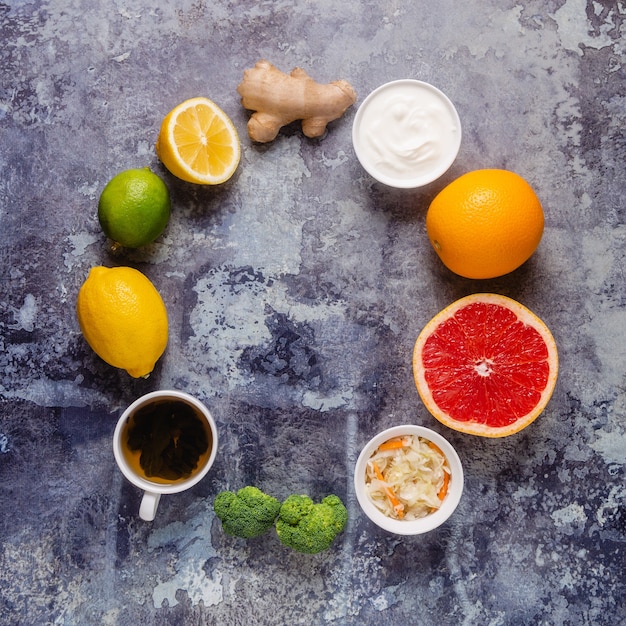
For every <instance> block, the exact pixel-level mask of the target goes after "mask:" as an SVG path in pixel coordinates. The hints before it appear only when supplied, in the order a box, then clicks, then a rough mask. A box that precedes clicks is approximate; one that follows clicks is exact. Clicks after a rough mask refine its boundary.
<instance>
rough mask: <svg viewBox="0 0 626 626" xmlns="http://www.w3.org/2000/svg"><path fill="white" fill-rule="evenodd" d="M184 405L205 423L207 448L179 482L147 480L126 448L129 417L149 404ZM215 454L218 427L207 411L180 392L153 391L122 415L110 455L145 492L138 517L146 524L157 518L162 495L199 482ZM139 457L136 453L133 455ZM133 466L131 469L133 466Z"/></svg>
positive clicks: (131, 480) (134, 403) (197, 401)
mask: <svg viewBox="0 0 626 626" xmlns="http://www.w3.org/2000/svg"><path fill="white" fill-rule="evenodd" d="M168 400H169V401H174V402H183V403H185V404H187V405H189V406H190V407H192V409H194V414H195V415H196V417H198V418H199V419H200V420H202V421H203V422H204V426H205V430H206V432H207V436H208V439H209V448H208V450H207V451H206V453H204V454H203V455H201V457H200V460H199V462H198V464H197V466H196V468H195V469H194V470H193V471H192V472H191V475H190V476H188V477H187V478H181V479H178V480H169V481H165V480H163V481H162V480H159V479H158V478H152V477H147V476H146V475H145V474H144V473H142V471H141V468H140V466H139V464H138V461H136V462H135V463H134V464H133V463H132V462H131V459H132V453H131V451H130V449H129V447H128V445H127V441H126V440H127V438H128V434H127V429H128V424H129V421H130V420H131V418H132V417H133V416H134V415H135V414H136V412H137V411H138V410H140V409H142V408H144V407H147V406H148V405H152V404H155V403H159V402H165V401H168ZM216 453H217V427H216V426H215V421H214V420H213V416H212V415H211V413H210V411H209V410H208V409H207V408H206V407H205V406H204V404H202V403H201V402H200V401H199V400H197V399H196V398H194V397H193V396H190V395H189V394H187V393H184V392H182V391H169V390H168V391H153V392H151V393H148V394H146V395H145V396H141V397H140V398H138V399H137V400H135V401H134V402H133V403H132V404H131V405H130V406H129V407H128V408H127V409H126V410H125V411H124V412H123V413H122V415H121V417H120V419H119V420H118V422H117V426H116V428H115V434H114V435H113V454H114V455H115V460H116V462H117V465H118V466H119V468H120V470H121V472H122V474H124V476H125V477H126V478H127V479H128V480H129V481H130V482H131V483H132V484H133V485H135V486H136V487H139V488H140V489H142V490H143V491H144V494H143V498H142V500H141V506H140V507H139V517H140V518H141V519H144V520H146V521H152V520H153V519H154V517H155V515H156V511H157V507H158V506H159V500H160V499H161V495H163V494H169V493H180V492H181V491H185V490H186V489H189V488H190V487H193V486H194V485H196V484H197V483H198V482H200V481H201V480H202V479H203V478H204V477H205V476H206V474H207V472H208V471H209V469H211V466H212V465H213V461H214V460H215V455H216ZM135 455H136V456H137V457H138V453H135ZM133 465H134V466H133Z"/></svg>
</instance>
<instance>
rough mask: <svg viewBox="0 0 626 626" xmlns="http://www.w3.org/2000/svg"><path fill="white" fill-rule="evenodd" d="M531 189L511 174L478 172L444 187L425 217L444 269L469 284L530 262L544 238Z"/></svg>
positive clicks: (536, 201)
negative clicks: (472, 280) (476, 279)
mask: <svg viewBox="0 0 626 626" xmlns="http://www.w3.org/2000/svg"><path fill="white" fill-rule="evenodd" d="M543 223H544V218H543V209H542V207H541V203H540V202H539V199H538V198H537V196H536V194H535V192H534V191H533V189H532V187H531V186H530V185H529V184H528V183H527V182H526V181H525V180H524V179H523V178H522V177H521V176H519V175H518V174H515V173H514V172H509V171H507V170H498V169H486V170H475V171H473V172H468V173H467V174H463V176H460V177H459V178H457V179H456V180H454V181H452V182H451V183H450V184H449V185H447V186H446V187H444V188H443V189H442V190H441V191H440V192H439V193H438V194H437V195H436V196H435V198H434V199H433V201H432V202H431V204H430V206H429V208H428V212H427V213H426V230H427V232H428V238H429V239H430V242H431V244H432V245H433V247H434V248H435V251H436V252H437V254H438V255H439V258H440V259H441V260H442V261H443V263H444V265H445V266H446V267H447V268H448V269H450V270H452V271H453V272H455V273H456V274H459V275H460V276H464V277H465V278H495V277H496V276H502V275H503V274H508V273H509V272H512V271H513V270H515V269H517V268H518V267H519V266H520V265H522V263H524V262H525V261H527V260H528V259H529V258H530V256H531V255H532V254H533V252H534V251H535V250H536V248H537V246H538V245H539V242H540V240H541V236H542V234H543Z"/></svg>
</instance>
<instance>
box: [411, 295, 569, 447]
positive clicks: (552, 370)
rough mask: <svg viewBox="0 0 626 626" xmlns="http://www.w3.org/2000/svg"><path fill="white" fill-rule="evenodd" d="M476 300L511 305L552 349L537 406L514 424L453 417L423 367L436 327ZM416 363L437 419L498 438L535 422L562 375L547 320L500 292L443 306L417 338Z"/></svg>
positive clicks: (421, 388) (422, 395) (421, 387)
mask: <svg viewBox="0 0 626 626" xmlns="http://www.w3.org/2000/svg"><path fill="white" fill-rule="evenodd" d="M476 302H484V303H491V304H496V305H499V306H503V307H505V308H508V309H509V310H510V311H512V312H513V313H514V314H515V315H516V316H517V318H518V319H519V320H520V321H521V322H523V323H524V324H525V325H526V326H530V327H532V328H534V329H535V330H537V331H538V332H539V334H540V335H541V337H542V338H543V340H544V341H545V344H546V348H547V352H548V358H547V361H548V364H549V374H548V379H547V381H546V385H545V387H544V389H543V390H542V392H541V396H540V398H539V401H538V402H537V403H536V404H535V406H534V407H533V409H532V410H531V411H530V412H529V413H527V414H526V415H524V416H522V417H519V418H518V419H517V420H515V421H514V422H513V423H511V424H508V425H506V426H489V425H487V424H484V423H479V422H476V421H467V422H463V421H460V420H457V419H454V418H453V417H451V416H450V415H449V414H448V413H446V412H445V411H444V410H442V409H441V408H440V407H439V406H438V405H437V403H436V402H435V399H434V397H433V394H432V392H431V389H430V387H429V385H428V383H427V381H426V377H425V370H424V368H423V367H422V360H421V356H422V351H423V348H424V345H425V343H426V341H427V340H428V338H429V337H430V336H431V335H432V334H433V332H434V331H435V329H437V328H438V327H439V326H440V325H441V324H442V323H443V322H444V321H446V320H448V319H450V318H451V317H453V316H454V315H455V314H456V313H457V312H458V311H459V310H461V309H462V308H464V307H466V306H468V305H469V304H472V303H476ZM412 365H413V377H414V380H415V385H416V387H417V391H418V393H419V395H420V398H421V399H422V402H423V403H424V405H425V406H426V408H427V409H428V411H429V412H430V413H431V414H432V416H433V417H434V418H435V419H437V420H438V421H439V422H441V423H442V424H444V425H445V426H448V427H449V428H452V429H453V430H456V431H459V432H462V433H467V434H470V435H477V436H480V437H491V438H498V437H507V436H509V435H513V434H515V433H517V432H520V431H521V430H523V429H524V428H526V427H527V426H528V425H529V424H531V423H532V422H534V421H535V419H537V417H539V415H540V414H541V413H542V412H543V410H544V409H545V407H546V405H547V404H548V402H549V400H550V398H551V397H552V393H553V391H554V387H555V385H556V380H557V376H558V352H557V347H556V342H555V341H554V337H553V336H552V333H551V332H550V330H549V329H548V327H547V326H546V325H545V323H544V322H543V321H542V320H540V319H539V318H538V317H537V316H536V315H535V314H534V313H533V312H532V311H530V310H529V309H527V308H526V307H525V306H524V305H522V304H520V303H519V302H517V301H515V300H513V299H511V298H508V297H506V296H501V295H498V294H488V293H480V294H473V295H470V296H466V297H465V298H461V299H460V300H457V301H456V302H453V303H452V304H450V305H449V306H448V307H446V308H445V309H443V310H442V311H441V312H440V313H438V314H437V315H435V317H433V318H432V319H431V320H430V322H428V324H426V326H425V327H424V328H423V330H422V332H421V333H420V334H419V336H418V338H417V341H416V342H415V347H414V350H413V363H412Z"/></svg>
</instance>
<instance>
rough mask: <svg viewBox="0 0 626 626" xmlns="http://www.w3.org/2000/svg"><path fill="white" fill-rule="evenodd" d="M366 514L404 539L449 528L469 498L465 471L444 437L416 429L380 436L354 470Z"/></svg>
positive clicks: (400, 429)
mask: <svg viewBox="0 0 626 626" xmlns="http://www.w3.org/2000/svg"><path fill="white" fill-rule="evenodd" d="M354 488H355V490H356V496H357V499H358V501H359V504H360V505H361V508H362V509H363V512H364V513H365V515H367V517H369V519H370V520H372V522H374V523H375V524H376V525H378V526H380V527H381V528H383V529H385V530H387V531H389V532H392V533H395V534H398V535H419V534H422V533H425V532H428V531H430V530H433V529H434V528H437V527H438V526H440V525H441V524H443V523H444V522H445V521H446V520H447V519H448V518H449V517H450V515H452V513H453V512H454V510H455V509H456V507H457V505H458V504H459V501H460V500H461V494H462V493H463V467H462V465H461V460H460V459H459V455H458V454H457V453H456V451H455V449H454V448H453V447H452V446H451V445H450V443H448V441H447V440H446V439H444V438H443V437H442V436H441V435H440V434H439V433H436V432H435V431H434V430H430V429H429V428H425V427H423V426H414V425H411V424H407V425H402V426H394V427H393V428H389V429H387V430H385V431H383V432H381V433H379V434H378V435H376V436H375V437H374V438H373V439H372V440H370V442H369V443H368V444H367V445H366V446H365V447H364V448H363V450H362V451H361V454H360V455H359V458H358V459H357V462H356V466H355V471H354Z"/></svg>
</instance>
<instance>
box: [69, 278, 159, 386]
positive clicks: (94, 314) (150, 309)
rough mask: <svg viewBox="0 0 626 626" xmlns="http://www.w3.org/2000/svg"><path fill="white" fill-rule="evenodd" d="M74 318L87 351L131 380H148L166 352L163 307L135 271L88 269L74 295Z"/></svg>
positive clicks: (147, 283) (154, 290) (144, 279)
mask: <svg viewBox="0 0 626 626" xmlns="http://www.w3.org/2000/svg"><path fill="white" fill-rule="evenodd" d="M76 314H77V316H78V323H79V325H80V329H81V331H82V333H83V335H84V337H85V339H86V341H87V343H88V344H89V345H90V346H91V348H92V350H93V351H94V352H95V353H96V354H97V355H98V356H99V357H100V358H101V359H103V360H104V361H106V362H107V363H108V364H109V365H112V366H113V367H119V368H121V369H124V370H126V371H127V372H128V373H129V374H130V375H131V376H133V377H134V378H141V377H145V376H148V374H150V372H152V370H153V369H154V366H155V364H156V362H157V361H158V359H159V357H160V356H161V355H162V354H163V352H164V351H165V347H166V345H167V338H168V322H167V311H166V309H165V304H164V302H163V299H162V298H161V296H160V294H159V292H158V291H157V290H156V288H155V287H154V285H153V284H152V283H151V282H150V280H149V279H148V278H147V277H146V276H145V275H144V274H142V273H141V272H139V271H138V270H136V269H133V268H131V267H114V268H108V267H102V266H97V267H93V268H92V269H91V271H90V272H89V275H88V276H87V279H86V280H85V282H84V283H83V285H82V287H81V288H80V290H79V292H78V298H77V301H76Z"/></svg>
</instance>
